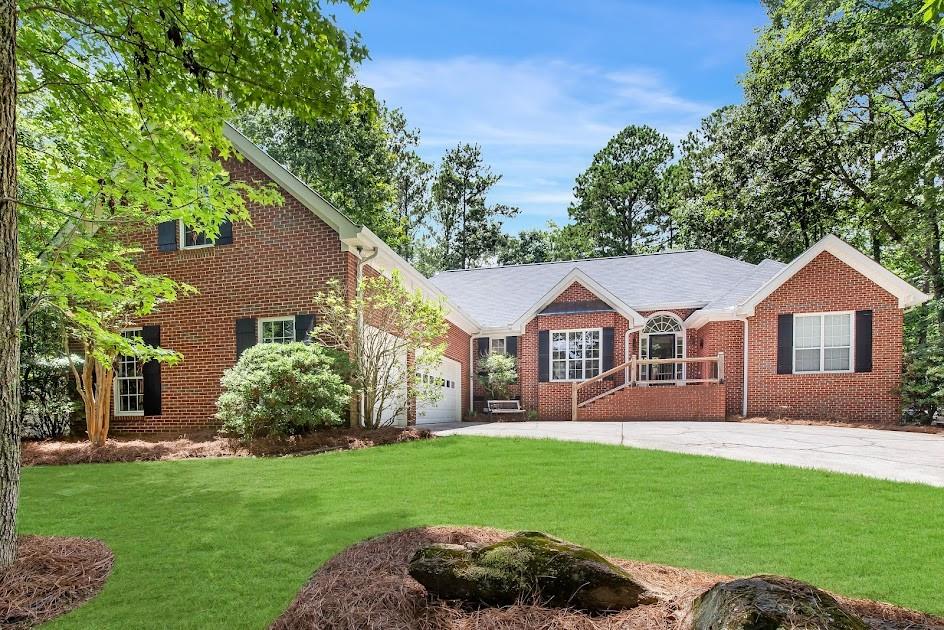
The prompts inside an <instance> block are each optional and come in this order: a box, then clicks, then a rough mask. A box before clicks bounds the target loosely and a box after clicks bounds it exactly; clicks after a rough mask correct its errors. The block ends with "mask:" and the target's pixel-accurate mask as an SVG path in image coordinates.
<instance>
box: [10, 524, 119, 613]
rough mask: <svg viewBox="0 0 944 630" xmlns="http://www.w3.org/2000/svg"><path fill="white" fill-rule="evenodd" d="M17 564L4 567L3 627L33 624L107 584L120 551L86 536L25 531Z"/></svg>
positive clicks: (68, 609)
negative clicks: (25, 534)
mask: <svg viewBox="0 0 944 630" xmlns="http://www.w3.org/2000/svg"><path fill="white" fill-rule="evenodd" d="M18 545H19V548H18V552H17V558H16V561H15V562H14V563H13V566H12V567H10V568H9V569H7V570H6V571H5V572H0V628H32V627H33V626H37V625H39V624H40V623H42V622H44V621H48V620H49V619H52V618H53V617H58V616H59V615H63V614H65V613H67V612H69V611H70V610H73V609H74V608H78V607H79V606H80V605H81V604H83V603H84V602H86V601H87V600H89V599H91V598H92V597H94V596H95V595H97V594H98V592H99V591H101V590H102V587H103V586H104V585H105V580H106V579H107V578H108V574H109V573H111V567H112V563H113V561H114V556H113V555H112V553H111V550H110V549H109V548H108V547H107V546H105V543H103V542H101V541H98V540H86V539H84V538H61V537H49V536H20V538H19V540H18Z"/></svg>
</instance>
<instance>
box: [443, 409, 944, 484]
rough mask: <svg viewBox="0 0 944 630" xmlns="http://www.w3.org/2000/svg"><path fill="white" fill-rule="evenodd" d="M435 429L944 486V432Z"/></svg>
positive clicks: (684, 425) (552, 426) (590, 425)
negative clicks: (710, 457) (615, 446)
mask: <svg viewBox="0 0 944 630" xmlns="http://www.w3.org/2000/svg"><path fill="white" fill-rule="evenodd" d="M435 432H436V434H437V435H485V436H493V437H528V438H550V439H556V440H574V441H578V442H599V443H601V444H621V445H623V446H635V447H639V448H650V449H656V450H661V451H675V452H678V453H692V454H697V455H714V456H717V457H724V458H727V459H738V460H743V461H751V462H765V463H771V464H787V465H790V466H799V467H803V468H819V469H823V470H833V471H837V472H844V473H853V474H859V475H866V476H868V477H877V478H879V479H891V480H894V481H915V482H920V483H926V484H929V485H932V486H940V487H944V435H929V434H924V433H906V432H903V431H880V430H875V429H851V428H843V427H824V426H805V425H784V424H750V423H739V422H495V423H490V424H476V425H470V426H463V427H460V428H449V429H446V430H441V431H435Z"/></svg>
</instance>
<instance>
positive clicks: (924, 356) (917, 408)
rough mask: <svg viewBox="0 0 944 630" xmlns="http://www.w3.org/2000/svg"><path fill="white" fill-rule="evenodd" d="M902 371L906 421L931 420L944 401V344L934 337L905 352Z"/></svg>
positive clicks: (902, 397)
mask: <svg viewBox="0 0 944 630" xmlns="http://www.w3.org/2000/svg"><path fill="white" fill-rule="evenodd" d="M903 372H904V373H903V374H902V382H901V400H902V405H903V406H904V408H905V409H904V415H903V420H904V422H906V423H916V424H930V423H931V421H932V420H933V419H934V416H935V414H936V413H937V412H938V411H939V410H940V409H942V404H944V344H942V343H941V342H940V341H939V340H933V341H929V342H927V343H926V344H923V345H921V346H919V347H917V348H915V349H913V350H911V351H909V352H906V353H905V358H904V369H903Z"/></svg>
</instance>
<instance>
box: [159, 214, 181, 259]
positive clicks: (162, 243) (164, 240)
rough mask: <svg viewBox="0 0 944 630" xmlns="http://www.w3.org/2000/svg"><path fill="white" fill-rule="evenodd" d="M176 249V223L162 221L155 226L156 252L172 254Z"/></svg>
mask: <svg viewBox="0 0 944 630" xmlns="http://www.w3.org/2000/svg"><path fill="white" fill-rule="evenodd" d="M176 249H177V221H162V222H161V223H158V224H157V251H159V252H172V251H175V250H176Z"/></svg>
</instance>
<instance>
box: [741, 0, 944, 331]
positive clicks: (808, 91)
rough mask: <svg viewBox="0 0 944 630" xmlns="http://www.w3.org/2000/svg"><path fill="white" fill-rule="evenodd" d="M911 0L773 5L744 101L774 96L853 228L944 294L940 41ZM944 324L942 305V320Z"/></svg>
mask: <svg viewBox="0 0 944 630" xmlns="http://www.w3.org/2000/svg"><path fill="white" fill-rule="evenodd" d="M915 12H916V11H915V5H914V3H913V2H911V1H909V0H891V1H890V2H883V3H873V2H868V1H867V0H831V1H829V2H821V3H800V2H786V3H783V4H778V5H776V6H772V8H771V24H770V26H769V27H768V28H766V29H765V30H764V31H763V32H762V33H761V35H760V38H759V40H758V43H757V46H756V48H755V50H754V51H753V52H752V53H751V56H750V60H749V61H750V67H749V71H748V73H747V75H746V76H745V79H744V87H745V97H746V99H745V100H746V102H747V103H758V104H766V105H768V106H769V107H770V109H771V110H773V109H775V108H776V111H777V112H778V117H777V120H778V121H779V124H778V132H779V131H781V130H784V129H786V130H789V132H790V133H791V134H792V137H794V138H799V139H802V143H803V145H804V147H805V149H804V151H805V153H807V154H810V155H814V156H816V160H817V163H818V164H820V165H821V167H822V171H821V173H822V175H823V176H825V177H828V181H827V182H825V183H824V187H827V189H828V190H831V193H832V194H834V195H837V196H838V197H840V198H844V199H845V200H847V203H848V204H849V206H850V208H851V210H850V212H849V221H848V227H847V229H848V232H849V233H850V234H851V235H852V238H854V239H857V240H859V241H861V242H871V247H872V250H873V255H876V254H880V255H882V256H885V255H887V256H888V261H897V262H899V264H901V265H902V266H901V267H899V269H900V270H901V271H908V272H911V271H912V270H914V271H916V272H917V274H918V275H910V273H909V274H906V277H909V278H911V279H913V280H916V281H917V283H918V284H919V285H920V284H923V283H924V281H926V282H927V286H928V288H929V290H930V292H931V294H932V295H933V296H934V298H935V299H936V300H941V299H942V298H944V267H942V260H941V251H942V243H941V236H940V235H941V227H942V225H941V220H942V216H941V207H942V203H941V202H942V190H941V186H940V180H941V169H940V165H941V163H942V161H944V160H942V150H944V146H942V144H941V142H940V138H941V137H942V136H944V128H942V123H944V102H942V98H944V95H942V92H941V89H940V85H941V81H942V78H944V63H942V61H944V57H942V52H941V51H929V50H928V41H929V40H930V38H932V37H933V35H934V30H933V27H932V26H930V25H928V24H924V23H922V22H920V21H919V20H917V19H916V16H915ZM936 325H937V326H938V327H942V326H944V312H941V311H938V319H937V322H936Z"/></svg>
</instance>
